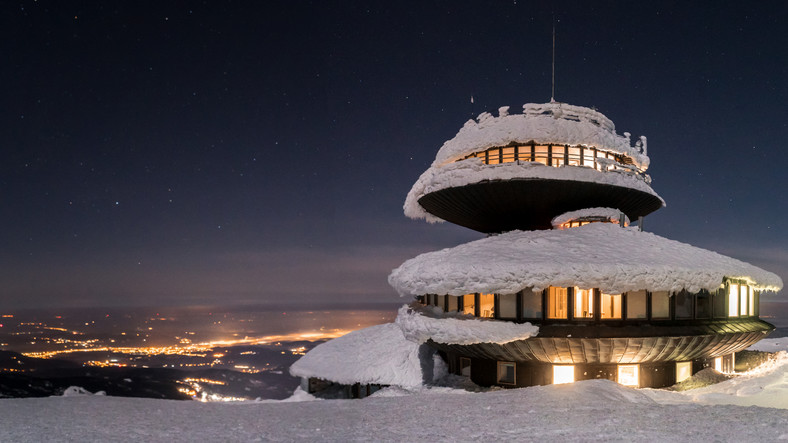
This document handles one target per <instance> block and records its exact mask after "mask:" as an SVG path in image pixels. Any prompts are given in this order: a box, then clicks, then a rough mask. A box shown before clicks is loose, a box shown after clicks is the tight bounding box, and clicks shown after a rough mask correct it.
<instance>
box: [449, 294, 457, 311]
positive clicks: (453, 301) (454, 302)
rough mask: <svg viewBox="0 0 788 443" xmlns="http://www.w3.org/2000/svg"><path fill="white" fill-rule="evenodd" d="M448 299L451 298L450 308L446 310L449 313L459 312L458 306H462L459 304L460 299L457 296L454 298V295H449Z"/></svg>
mask: <svg viewBox="0 0 788 443" xmlns="http://www.w3.org/2000/svg"><path fill="white" fill-rule="evenodd" d="M447 297H449V298H448V302H449V308H448V309H446V310H447V311H448V312H457V308H458V306H459V304H460V303H459V301H460V297H457V296H454V295H447Z"/></svg>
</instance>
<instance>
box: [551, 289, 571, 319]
mask: <svg viewBox="0 0 788 443" xmlns="http://www.w3.org/2000/svg"><path fill="white" fill-rule="evenodd" d="M566 294H567V290H566V288H556V287H554V286H550V287H549V288H547V318H566Z"/></svg>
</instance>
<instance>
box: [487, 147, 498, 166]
mask: <svg viewBox="0 0 788 443" xmlns="http://www.w3.org/2000/svg"><path fill="white" fill-rule="evenodd" d="M500 162H501V150H500V149H498V148H495V149H488V150H487V164H488V165H497V164H498V163H500Z"/></svg>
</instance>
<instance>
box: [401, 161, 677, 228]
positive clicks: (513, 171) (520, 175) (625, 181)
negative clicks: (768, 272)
mask: <svg viewBox="0 0 788 443" xmlns="http://www.w3.org/2000/svg"><path fill="white" fill-rule="evenodd" d="M511 179H525V180H527V179H547V180H571V181H580V182H590V183H600V184H607V185H613V186H620V187H624V188H630V189H637V190H639V191H643V192H647V193H649V194H651V195H654V196H656V197H657V198H659V199H660V200H661V201H662V205H663V206H664V205H665V201H664V200H662V197H660V196H659V195H658V194H657V193H656V192H654V190H653V189H651V186H649V184H648V183H646V181H644V180H643V178H641V177H640V176H639V175H636V174H633V173H630V172H625V171H619V170H611V171H606V172H601V171H597V170H596V169H591V168H588V167H583V166H560V167H554V166H545V165H543V164H541V163H535V162H521V163H501V164H497V165H485V164H484V163H482V161H481V160H479V159H477V158H469V159H467V160H463V161H459V162H455V163H449V164H447V165H445V166H441V167H437V166H432V167H430V168H429V169H427V170H426V171H424V173H423V174H421V177H419V179H418V180H417V181H416V183H415V184H414V185H413V187H412V188H411V190H410V192H408V195H407V197H405V204H404V206H403V209H404V211H405V215H406V216H408V217H410V218H413V219H420V218H423V219H425V220H427V221H428V222H430V223H435V222H442V221H443V219H441V218H438V217H436V216H434V215H432V214H430V213H429V212H427V211H425V210H424V208H423V207H422V206H421V205H420V204H419V199H420V198H421V197H423V196H424V195H426V194H429V193H432V192H435V191H440V190H441V189H448V188H454V187H460V186H465V185H469V184H473V183H480V182H483V181H493V180H511Z"/></svg>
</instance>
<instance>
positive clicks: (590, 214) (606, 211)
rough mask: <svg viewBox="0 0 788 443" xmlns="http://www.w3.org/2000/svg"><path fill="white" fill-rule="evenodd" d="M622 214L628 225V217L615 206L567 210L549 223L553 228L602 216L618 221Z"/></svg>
mask: <svg viewBox="0 0 788 443" xmlns="http://www.w3.org/2000/svg"><path fill="white" fill-rule="evenodd" d="M622 215H623V216H624V223H625V224H627V225H628V224H629V217H627V216H626V214H624V213H622V212H621V211H620V210H618V209H615V208H586V209H580V210H577V211H569V212H565V213H563V214H561V215H559V216H557V217H555V218H553V220H552V222H551V223H552V225H553V227H554V228H556V227H558V226H561V225H563V224H564V223H567V222H570V221H576V220H588V219H592V218H604V219H607V220H610V221H611V222H612V223H619V222H620V221H621V216H622Z"/></svg>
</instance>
